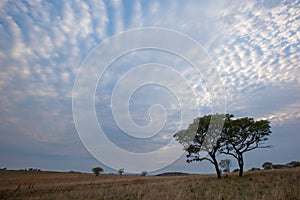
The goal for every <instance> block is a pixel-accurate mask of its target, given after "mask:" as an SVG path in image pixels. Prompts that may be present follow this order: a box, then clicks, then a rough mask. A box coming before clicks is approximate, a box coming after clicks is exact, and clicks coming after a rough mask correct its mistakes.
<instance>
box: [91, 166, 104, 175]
mask: <svg viewBox="0 0 300 200" xmlns="http://www.w3.org/2000/svg"><path fill="white" fill-rule="evenodd" d="M92 172H93V173H94V174H95V175H96V176H99V174H100V173H101V172H103V169H102V168H101V167H95V168H93V169H92Z"/></svg>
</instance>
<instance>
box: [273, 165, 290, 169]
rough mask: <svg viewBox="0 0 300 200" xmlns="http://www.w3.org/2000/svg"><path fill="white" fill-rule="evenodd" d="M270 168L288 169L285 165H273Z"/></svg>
mask: <svg viewBox="0 0 300 200" xmlns="http://www.w3.org/2000/svg"><path fill="white" fill-rule="evenodd" d="M272 167H273V169H285V168H288V166H287V165H281V164H275V165H273V166H272Z"/></svg>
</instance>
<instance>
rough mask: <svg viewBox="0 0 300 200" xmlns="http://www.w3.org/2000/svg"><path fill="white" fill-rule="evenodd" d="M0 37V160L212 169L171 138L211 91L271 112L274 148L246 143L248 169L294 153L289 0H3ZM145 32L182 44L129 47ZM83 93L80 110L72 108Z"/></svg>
mask: <svg viewBox="0 0 300 200" xmlns="http://www.w3.org/2000/svg"><path fill="white" fill-rule="evenodd" d="M136 30H146V32H143V33H146V34H142V35H141V34H140V35H139V34H136V32H134V31H136ZM149 30H155V31H156V32H155V33H158V35H155V34H149ZM130 31H133V32H130ZM147 31H148V32H147ZM164 31H167V32H168V34H167V35H163V34H164ZM124 33H125V36H126V33H128V34H129V36H128V38H127V39H126V37H125V36H124ZM160 34H161V35H160ZM172 34H174V37H173V36H172ZM179 35H180V37H182V40H179V39H176V38H177V36H178V37H179ZM0 36H1V37H0V66H1V72H0V93H1V96H0V137H1V140H0V167H8V168H10V169H23V168H30V167H33V168H41V169H42V170H56V171H69V170H73V171H83V172H90V169H91V168H93V167H95V166H101V167H103V168H104V170H105V171H106V172H115V170H117V169H118V168H125V171H126V170H128V169H129V168H130V167H132V166H134V165H135V166H137V168H133V169H132V170H129V171H138V170H140V171H142V170H143V169H147V170H148V171H155V172H154V173H158V172H164V171H184V172H191V173H214V170H213V167H212V166H210V165H209V163H206V162H201V163H192V164H187V163H185V155H184V151H183V150H182V148H180V149H179V150H178V145H176V144H174V138H173V134H174V133H176V131H178V130H181V129H183V128H186V126H187V125H188V124H189V123H192V122H193V119H194V118H196V117H198V116H202V115H205V114H210V113H212V112H214V111H215V110H218V109H216V107H217V106H215V105H214V103H213V102H214V101H213V100H214V99H217V101H219V102H221V104H222V105H224V108H223V107H222V108H223V109H224V112H226V113H233V114H234V115H235V116H236V117H245V116H249V117H253V118H255V119H267V120H269V121H270V122H271V126H272V134H271V135H270V137H269V140H268V144H270V145H272V146H273V147H272V148H270V149H257V150H254V151H252V152H249V153H246V154H245V168H246V169H250V168H252V167H261V165H262V163H263V162H265V161H271V162H273V163H282V164H284V163H287V162H289V161H292V160H300V155H299V152H300V146H299V142H300V134H299V130H300V66H299V65H300V50H299V45H300V2H299V1H298V0H248V1H238V0H212V1H205V0H187V1H183V0H182V1H181V0H174V1H159V0H152V1H146V0H128V1H118V0H112V1H109V0H107V1H101V0H97V1H96V0H95V1H80V0H74V1H72V0H70V1H58V0H54V1H50V0H49V1H47V0H45V1H40V0H30V1H25V0H22V1H13V0H12V1H6V0H2V1H1V3H0ZM123 36H124V37H125V39H123V40H120V41H121V42H120V41H119V42H120V43H118V42H116V44H115V43H113V41H114V40H117V39H118V38H122V37H123ZM171 36H172V37H171ZM147 38H152V41H151V42H153V44H156V45H157V46H160V45H164V44H166V45H168V47H170V48H171V47H172V48H175V49H177V50H178V52H182V54H181V55H178V54H176V53H174V52H173V51H171V50H170V51H167V50H165V49H160V48H141V49H137V48H136V49H131V50H130V47H131V46H134V45H133V44H138V45H143V44H144V43H143V42H145V41H146V42H147ZM153 38H154V39H153ZM189 41H193V43H191V44H196V45H195V46H193V45H190V46H189V45H186V44H188V42H189ZM110 42H111V43H110ZM132 43H133V44H132ZM101 44H106V46H105V45H102V46H101ZM111 44H115V46H114V45H111ZM109 45H111V46H109ZM118 45H119V46H118ZM103 47H106V49H105V50H103ZM101 48H102V49H101ZM119 48H125V49H126V48H129V50H130V51H127V52H126V53H125V54H118V55H113V56H115V57H114V60H111V63H110V64H109V65H108V66H107V68H106V69H105V70H104V71H103V74H101V76H99V75H100V71H99V70H100V68H101V66H102V65H101V63H104V60H105V59H108V58H109V57H110V56H111V55H110V53H114V52H113V51H114V50H118V49H119ZM197 49H198V50H197ZM195 55H197V56H196V57H193V56H195ZM189 58H190V59H192V60H196V61H195V62H196V63H200V64H199V65H200V68H197V66H196V67H195V66H194V65H193V64H192V62H190V61H191V60H189ZM93 59H94V60H93ZM89 61H91V62H92V61H93V62H94V63H96V65H93V66H92V67H93V68H92V69H90V68H91V67H90V68H88V67H87V66H88V64H89ZM206 61H207V62H206ZM203 63H205V65H204V64H203ZM85 69H87V71H88V70H90V71H88V72H89V73H87V74H85V75H83V73H84V71H85ZM197 69H198V70H197ZM199 69H200V70H199ZM93 70H94V71H93ZM81 77H83V78H82V80H84V81H86V82H84V81H83V82H80V80H81V79H80V78H81ZM76 81H77V82H76ZM88 81H90V82H92V86H86V85H84V87H82V86H81V90H80V84H82V83H87V82H88ZM77 83H78V84H77ZM77 85H78V88H79V89H78V88H77V87H76V86H77ZM221 90H222V91H221ZM87 91H91V92H92V93H91V94H92V96H90V98H89V99H88V101H89V102H91V108H92V107H93V109H94V110H93V111H88V112H86V111H87V107H85V106H87V105H82V107H80V106H79V107H80V108H78V107H76V106H77V104H76V100H78V99H79V100H81V101H83V100H85V98H86V96H87V93H85V92H87ZM216 91H217V92H216ZM76 92H79V93H76ZM79 100H78V101H79ZM74 102H75V106H74ZM72 103H73V106H72ZM78 105H79V104H78ZM89 108H90V107H89ZM89 113H90V114H91V116H95V119H96V120H95V121H96V122H97V125H96V126H94V125H91V124H92V121H93V119H91V120H92V121H89V120H90V118H88V117H86V116H85V114H89ZM82 116H83V117H82ZM80 117H82V118H80ZM82 119H83V122H82V121H80V120H82ZM82 127H83V128H82ZM91 127H94V129H92V128H91ZM95 127H97V128H95ZM96 129H99V130H101V131H102V133H104V134H105V136H104V137H103V138H104V139H103V138H102V139H99V138H98V136H97V134H102V133H99V130H96ZM88 137H89V139H86V138H88ZM104 140H107V141H110V143H109V142H108V143H109V144H111V143H112V144H113V145H112V146H113V147H114V148H115V149H121V150H120V151H121V152H122V153H121V154H118V153H115V151H114V150H112V149H109V148H108V147H107V148H106V147H105V145H106V144H104ZM110 148H111V147H110ZM172 148H174V152H171V153H170V150H171V151H172ZM116 152H118V151H116ZM153 152H154V153H153ZM168 152H169V154H168ZM152 153H153V154H152ZM127 155H134V156H137V157H136V158H133V157H132V158H131V157H130V156H128V157H127ZM141 157H143V158H141ZM138 158H141V160H138ZM222 158H223V157H222V156H221V157H219V159H222ZM131 159H133V160H131ZM145 159H146V160H145ZM230 159H231V160H232V162H233V166H232V168H235V167H236V161H235V160H234V159H233V158H230ZM149 163H152V164H153V166H157V167H156V168H155V167H154V168H155V169H154V168H151V167H150V168H148V165H150V164H149Z"/></svg>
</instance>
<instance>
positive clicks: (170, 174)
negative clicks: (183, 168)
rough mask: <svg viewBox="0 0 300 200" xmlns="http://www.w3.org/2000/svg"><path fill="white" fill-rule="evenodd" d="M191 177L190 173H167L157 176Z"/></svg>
mask: <svg viewBox="0 0 300 200" xmlns="http://www.w3.org/2000/svg"><path fill="white" fill-rule="evenodd" d="M187 175H191V174H189V173H183V172H165V173H162V174H157V175H156V176H187Z"/></svg>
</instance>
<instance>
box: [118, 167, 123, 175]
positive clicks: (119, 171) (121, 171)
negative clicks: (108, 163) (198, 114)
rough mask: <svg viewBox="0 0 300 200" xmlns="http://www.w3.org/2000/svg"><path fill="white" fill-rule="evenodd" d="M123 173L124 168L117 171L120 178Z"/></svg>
mask: <svg viewBox="0 0 300 200" xmlns="http://www.w3.org/2000/svg"><path fill="white" fill-rule="evenodd" d="M123 173H124V168H121V169H119V170H118V174H119V175H120V176H121V175H122V174H123Z"/></svg>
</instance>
